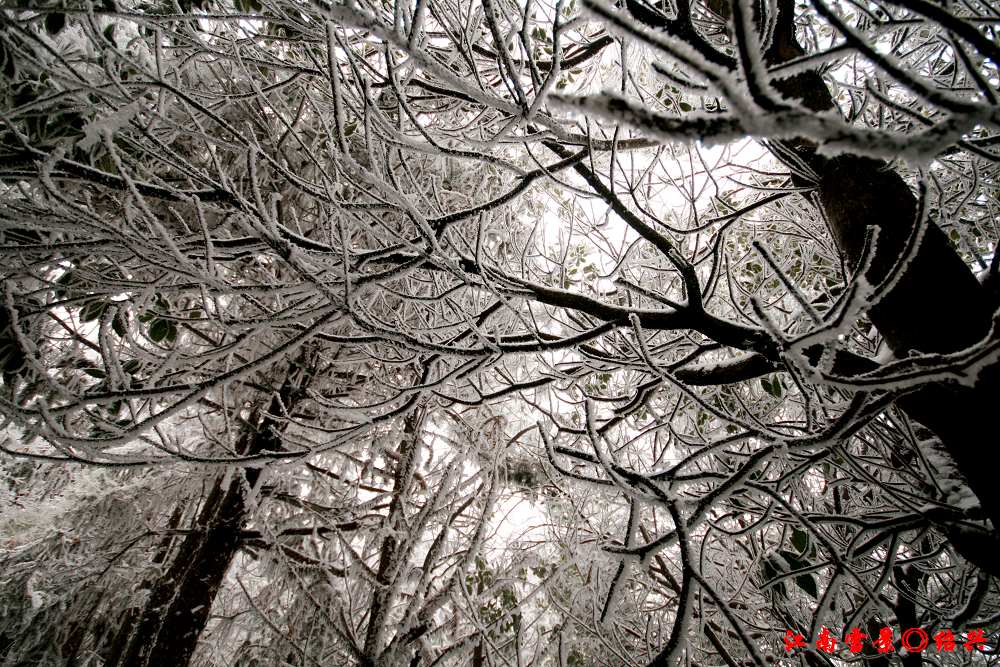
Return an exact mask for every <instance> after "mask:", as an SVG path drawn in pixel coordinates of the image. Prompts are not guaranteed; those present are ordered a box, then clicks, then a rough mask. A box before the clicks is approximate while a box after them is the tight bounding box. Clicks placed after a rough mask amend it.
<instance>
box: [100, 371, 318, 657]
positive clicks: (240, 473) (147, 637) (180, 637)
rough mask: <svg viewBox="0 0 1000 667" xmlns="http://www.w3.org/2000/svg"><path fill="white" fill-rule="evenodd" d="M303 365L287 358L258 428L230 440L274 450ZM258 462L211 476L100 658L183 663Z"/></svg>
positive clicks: (301, 387)
mask: <svg viewBox="0 0 1000 667" xmlns="http://www.w3.org/2000/svg"><path fill="white" fill-rule="evenodd" d="M311 374H312V370H311V369H310V368H309V367H306V368H304V369H303V368H300V367H299V365H298V364H296V363H293V364H291V366H290V367H289V369H288V372H287V373H286V377H285V381H284V382H283V383H282V386H281V388H280V389H279V390H278V392H277V393H276V395H275V396H274V397H273V398H272V400H271V403H270V406H269V407H268V410H267V411H266V412H263V411H262V412H261V413H259V416H258V422H257V423H258V428H257V430H256V431H254V432H250V433H246V434H244V436H243V437H242V438H241V439H240V441H239V442H238V443H237V447H236V449H237V452H238V453H240V454H245V455H255V454H261V453H264V452H268V451H281V449H282V445H281V434H282V432H283V431H284V428H285V422H284V420H282V419H281V417H282V416H283V415H287V414H289V413H291V412H292V411H293V410H294V407H295V405H296V404H297V403H298V402H299V401H301V400H302V399H304V398H305V396H306V387H307V386H308V384H309V380H310V379H311ZM261 472H262V470H261V469H260V468H243V469H238V470H235V471H233V472H232V474H231V475H229V476H228V479H227V477H226V476H220V477H219V478H217V479H216V481H215V484H214V486H213V487H212V491H211V492H210V493H209V496H208V498H207V499H206V501H205V504H204V506H203V507H202V509H201V511H200V512H199V513H198V516H197V518H196V520H195V526H194V528H195V530H192V531H191V532H190V533H188V534H187V535H186V536H185V538H184V541H183V542H182V543H181V545H180V548H179V549H178V550H177V554H176V556H175V557H174V559H173V562H172V563H171V565H170V567H169V568H168V569H167V571H166V572H165V573H164V574H163V576H162V577H160V578H159V579H158V580H157V581H156V582H155V584H154V585H153V588H152V590H151V591H150V595H149V600H148V602H147V603H146V606H145V608H144V609H143V612H142V614H141V616H140V617H139V621H138V624H137V625H136V626H135V628H134V629H130V628H128V627H125V628H123V629H122V632H125V633H127V634H128V640H127V644H126V648H125V649H124V651H122V652H121V653H120V654H119V655H116V656H113V659H111V660H109V661H107V662H106V665H108V667H111V666H112V665H115V666H118V667H154V666H163V665H178V666H183V665H188V664H189V663H190V661H191V657H192V656H193V655H194V652H195V649H196V648H197V645H198V637H199V636H200V635H201V632H202V631H203V630H204V628H205V624H206V623H207V622H208V619H209V615H210V613H211V610H212V604H213V602H214V601H215V597H216V595H217V594H218V592H219V589H220V588H221V586H222V583H223V580H224V579H225V576H226V573H227V572H228V571H229V566H230V564H231V563H232V560H233V557H234V556H235V555H236V553H237V551H238V550H239V548H240V542H241V531H242V529H243V526H244V524H245V523H246V521H247V519H248V517H249V509H250V507H249V506H248V503H247V491H249V490H250V489H252V488H253V487H254V486H255V485H256V484H257V482H258V480H259V478H260V474H261Z"/></svg>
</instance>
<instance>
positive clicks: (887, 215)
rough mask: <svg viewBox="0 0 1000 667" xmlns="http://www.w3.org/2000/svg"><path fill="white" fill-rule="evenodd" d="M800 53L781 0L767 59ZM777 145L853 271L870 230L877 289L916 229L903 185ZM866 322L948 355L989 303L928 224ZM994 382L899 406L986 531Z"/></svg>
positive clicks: (892, 343)
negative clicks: (941, 453)
mask: <svg viewBox="0 0 1000 667" xmlns="http://www.w3.org/2000/svg"><path fill="white" fill-rule="evenodd" d="M802 54H804V51H803V49H802V48H801V46H800V45H799V43H798V41H797V40H796V37H795V33H794V25H793V3H792V1H791V0H781V1H780V2H779V16H778V19H777V26H776V28H775V33H774V38H773V41H772V45H771V47H770V48H769V50H768V52H767V54H766V57H765V60H766V61H767V62H768V63H770V64H776V63H779V62H784V61H787V60H790V59H792V58H795V57H797V56H799V55H802ZM774 87H775V88H776V89H777V90H779V91H780V92H782V93H783V94H784V95H786V96H787V97H790V98H794V99H796V100H798V101H800V102H801V103H802V104H803V105H805V106H806V107H808V108H810V109H813V110H815V111H828V110H832V109H835V108H836V107H835V105H834V103H833V99H832V98H831V96H830V92H829V90H828V89H827V87H826V84H825V82H824V81H823V79H822V77H820V76H819V74H817V73H815V72H806V73H802V74H799V75H796V76H793V77H790V78H788V79H783V80H779V81H775V82H774ZM780 143H781V144H782V146H783V147H784V148H785V149H786V150H791V151H793V152H794V153H795V154H796V155H797V156H798V157H799V158H801V159H802V160H803V161H804V162H805V163H806V164H807V165H808V166H809V167H810V168H811V169H812V170H813V171H814V172H815V175H816V176H818V178H817V179H816V183H815V186H816V195H817V199H818V202H819V204H820V205H821V207H822V209H823V212H824V213H825V214H826V219H827V224H828V226H829V228H830V232H831V234H832V235H833V237H834V239H835V240H836V242H837V245H838V246H839V248H840V251H841V253H843V255H844V258H845V260H846V262H847V265H848V268H849V269H850V270H851V271H856V270H857V269H858V265H859V262H860V260H861V257H862V252H863V249H864V247H865V244H866V236H867V230H868V228H869V227H874V228H876V229H878V230H879V233H878V238H877V243H876V245H875V253H874V256H873V259H872V262H871V265H870V267H869V269H868V271H867V273H866V275H865V277H866V278H867V280H868V282H869V283H871V284H873V285H878V284H879V283H880V282H881V281H882V280H883V279H884V278H885V277H886V276H887V275H888V274H889V272H890V270H891V269H892V267H893V266H894V264H895V263H896V262H897V260H898V259H899V257H900V256H901V255H902V254H903V251H904V248H905V247H906V245H907V241H908V240H909V238H910V236H911V233H912V231H913V230H914V228H915V226H916V224H917V222H918V220H917V210H918V202H917V199H916V197H915V196H914V194H913V193H912V192H911V191H910V188H909V187H908V186H907V185H906V182H905V181H904V180H903V179H902V177H901V176H900V175H899V174H898V173H896V171H894V170H893V169H892V168H891V167H890V166H889V165H888V164H886V163H885V162H883V161H881V160H872V159H868V158H861V157H856V156H851V155H842V156H838V157H835V158H825V157H822V156H819V155H817V154H816V147H815V145H814V144H812V143H811V142H808V141H804V140H793V141H785V142H780ZM868 316H869V318H870V319H871V321H872V324H874V325H875V327H876V329H878V331H879V333H880V334H881V335H882V337H883V338H884V339H885V341H886V344H887V345H888V346H889V347H890V349H892V350H893V352H894V353H896V354H897V355H899V356H905V355H906V354H907V353H908V352H910V351H915V352H922V353H950V352H957V351H959V350H962V349H965V348H967V347H969V346H970V345H973V344H975V343H977V342H978V341H980V340H982V339H983V338H985V337H986V336H987V335H989V333H990V326H991V322H992V316H993V300H992V299H991V298H990V297H989V294H988V292H987V290H986V289H985V288H984V287H983V286H982V285H981V284H980V283H979V281H978V280H976V277H975V275H973V273H972V271H971V270H970V269H969V267H968V266H967V265H966V264H965V262H964V261H963V260H962V258H961V257H960V256H959V255H958V253H956V252H955V250H954V249H953V248H952V247H951V245H950V244H949V242H948V239H947V238H946V236H945V234H944V233H943V232H942V231H941V230H940V229H939V228H938V227H937V226H936V225H935V224H934V221H933V220H930V221H929V223H928V227H927V230H926V232H925V233H924V236H923V238H922V240H921V243H920V245H919V246H918V248H917V251H916V254H915V256H914V257H913V259H912V260H911V261H910V263H909V264H908V266H906V268H905V272H904V273H903V276H902V278H901V279H900V280H899V281H898V282H897V283H896V284H895V285H894V287H893V288H892V289H891V290H889V291H888V293H887V294H885V295H884V296H883V298H882V299H881V300H880V301H879V302H878V303H877V304H876V305H874V306H873V307H871V308H870V310H869V311H868ZM994 335H995V334H994ZM998 376H1000V371H998V369H997V368H996V366H994V367H991V368H989V369H987V370H986V371H984V372H982V373H981V374H980V376H979V378H978V381H977V383H976V385H975V387H972V388H970V387H965V386H960V385H957V384H954V383H943V382H937V383H932V384H928V385H924V386H923V387H922V388H921V389H919V390H917V391H914V392H912V393H910V394H907V395H906V396H904V397H902V398H901V399H900V400H899V401H897V404H898V405H899V406H900V408H902V409H903V411H904V412H906V414H907V415H908V416H909V417H910V418H912V419H914V420H915V421H917V422H920V423H921V424H923V425H924V426H926V427H927V428H929V429H930V430H931V431H933V432H934V433H935V434H936V435H937V436H938V437H939V438H940V439H941V441H942V443H943V444H944V446H945V448H946V450H947V451H948V453H949V454H950V455H951V456H952V458H953V459H954V460H955V463H956V464H957V466H958V468H959V470H960V471H961V472H962V474H963V475H964V476H965V478H966V480H967V481H968V483H969V486H970V488H971V489H972V491H973V492H974V493H975V494H976V496H977V497H978V499H979V502H980V504H981V506H982V509H983V512H984V514H985V516H986V517H987V518H989V519H990V520H991V521H992V522H993V526H994V528H996V527H998V526H1000V485H997V484H996V483H995V481H994V479H993V478H994V473H993V471H995V470H996V469H997V466H998V464H1000V457H998V456H997V453H996V450H995V447H992V446H991V445H990V442H991V437H992V436H991V434H990V428H989V415H990V414H991V412H992V410H994V409H995V404H996V400H997V397H998V396H1000V377H998Z"/></svg>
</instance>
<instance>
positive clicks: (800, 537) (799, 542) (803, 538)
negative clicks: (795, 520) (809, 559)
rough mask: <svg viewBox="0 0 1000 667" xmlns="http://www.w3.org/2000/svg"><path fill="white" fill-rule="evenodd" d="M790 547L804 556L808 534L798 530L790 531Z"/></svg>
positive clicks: (807, 545) (807, 543)
mask: <svg viewBox="0 0 1000 667" xmlns="http://www.w3.org/2000/svg"><path fill="white" fill-rule="evenodd" d="M792 547H793V548H794V549H795V550H796V551H797V552H798V553H799V554H800V555H802V554H805V552H806V549H808V548H809V533H807V532H806V531H804V530H800V529H798V528H793V529H792Z"/></svg>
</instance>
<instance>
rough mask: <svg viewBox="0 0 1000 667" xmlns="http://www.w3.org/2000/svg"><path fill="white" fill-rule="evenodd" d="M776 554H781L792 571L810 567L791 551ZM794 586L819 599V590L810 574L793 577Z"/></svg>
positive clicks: (783, 550)
mask: <svg viewBox="0 0 1000 667" xmlns="http://www.w3.org/2000/svg"><path fill="white" fill-rule="evenodd" d="M778 553H779V554H781V555H782V556H783V557H784V559H785V560H786V561H788V565H789V566H791V568H792V570H803V569H805V568H808V567H812V563H809V562H808V561H806V560H804V559H803V558H801V557H799V556H798V555H796V554H794V553H792V552H791V551H787V550H785V549H782V550H781V551H779V552H778ZM795 585H796V586H798V587H799V588H801V589H802V590H804V591H805V592H806V593H808V594H809V595H811V596H812V597H814V598H815V597H819V588H818V587H817V586H816V578H815V577H814V576H813V575H812V574H800V575H798V576H797V577H795Z"/></svg>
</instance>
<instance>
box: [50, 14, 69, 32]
mask: <svg viewBox="0 0 1000 667" xmlns="http://www.w3.org/2000/svg"><path fill="white" fill-rule="evenodd" d="M65 27H66V15H65V14H63V13H62V12H52V13H51V14H46V15H45V32H47V33H49V34H50V35H52V36H55V35H58V34H59V33H60V32H61V31H62V29H63V28H65Z"/></svg>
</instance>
